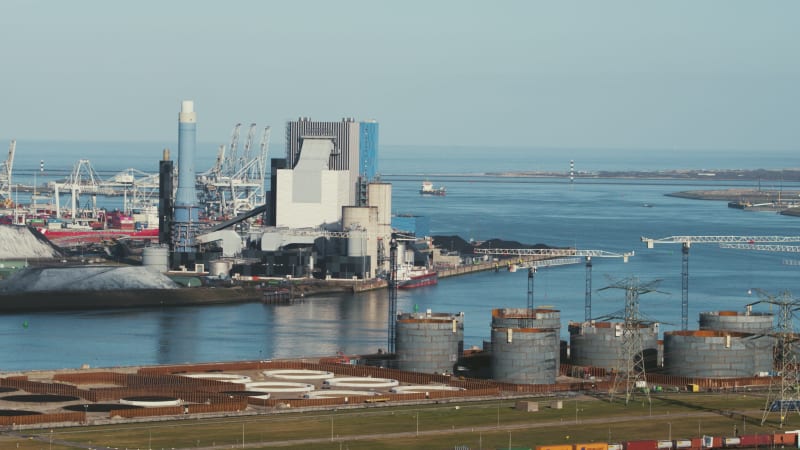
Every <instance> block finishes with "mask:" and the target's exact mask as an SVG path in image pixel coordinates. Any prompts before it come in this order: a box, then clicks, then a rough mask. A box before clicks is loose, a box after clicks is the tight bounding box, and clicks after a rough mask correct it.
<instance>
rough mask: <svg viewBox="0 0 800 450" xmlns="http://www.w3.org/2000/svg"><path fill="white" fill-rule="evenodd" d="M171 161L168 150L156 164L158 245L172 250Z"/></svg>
mask: <svg viewBox="0 0 800 450" xmlns="http://www.w3.org/2000/svg"><path fill="white" fill-rule="evenodd" d="M172 183H173V181H172V160H171V159H170V157H169V149H168V148H165V149H164V157H163V158H161V161H159V163H158V243H159V244H165V245H169V246H170V250H173V248H172V224H173V223H174V221H175V217H174V214H175V213H174V212H173V209H172V207H173V203H174V199H173V198H172V191H173V189H172V186H173V184H172Z"/></svg>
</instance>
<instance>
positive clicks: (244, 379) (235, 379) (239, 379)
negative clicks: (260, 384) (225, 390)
mask: <svg viewBox="0 0 800 450" xmlns="http://www.w3.org/2000/svg"><path fill="white" fill-rule="evenodd" d="M180 376H182V377H187V378H197V379H203V380H216V381H224V382H226V383H250V382H251V381H253V379H252V378H250V377H248V376H247V375H239V374H235V373H182V374H180Z"/></svg>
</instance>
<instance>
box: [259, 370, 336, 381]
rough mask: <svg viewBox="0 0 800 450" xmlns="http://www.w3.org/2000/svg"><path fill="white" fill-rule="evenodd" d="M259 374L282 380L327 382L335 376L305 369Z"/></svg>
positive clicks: (267, 371)
mask: <svg viewBox="0 0 800 450" xmlns="http://www.w3.org/2000/svg"><path fill="white" fill-rule="evenodd" d="M261 374H262V375H264V376H265V377H270V378H281V379H284V380H327V379H329V378H333V377H334V376H335V375H334V374H333V372H325V371H323V370H307V369H279V370H265V371H263V372H261Z"/></svg>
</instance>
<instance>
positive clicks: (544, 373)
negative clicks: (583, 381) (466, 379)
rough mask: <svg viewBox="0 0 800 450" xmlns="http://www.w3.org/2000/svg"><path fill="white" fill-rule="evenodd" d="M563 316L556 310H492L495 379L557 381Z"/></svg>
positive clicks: (518, 382)
mask: <svg viewBox="0 0 800 450" xmlns="http://www.w3.org/2000/svg"><path fill="white" fill-rule="evenodd" d="M560 332H561V316H560V312H559V311H557V310H554V309H534V310H528V309H527V308H505V309H494V310H492V374H493V375H492V378H494V379H495V380H497V381H502V382H506V383H517V384H553V383H555V382H556V377H557V376H558V371H559V365H560V363H561V351H560V350H561V339H560Z"/></svg>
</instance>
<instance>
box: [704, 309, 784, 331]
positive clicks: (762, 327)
mask: <svg viewBox="0 0 800 450" xmlns="http://www.w3.org/2000/svg"><path fill="white" fill-rule="evenodd" d="M773 319H774V316H773V315H772V314H771V313H761V312H751V313H749V314H748V313H745V312H738V311H710V312H701V313H700V329H701V330H717V331H738V332H741V333H768V332H770V331H772V330H773Z"/></svg>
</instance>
